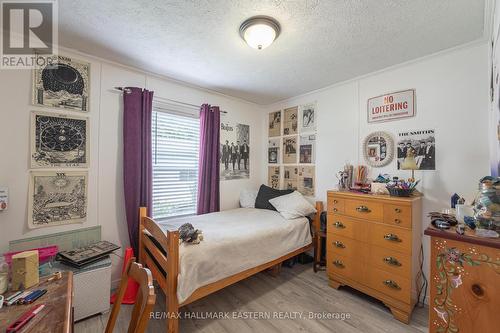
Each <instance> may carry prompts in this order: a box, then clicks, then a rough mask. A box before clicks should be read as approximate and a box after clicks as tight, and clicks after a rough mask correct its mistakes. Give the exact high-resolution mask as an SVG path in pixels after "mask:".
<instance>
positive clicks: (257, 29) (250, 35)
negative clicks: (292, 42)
mask: <svg viewBox="0 0 500 333" xmlns="http://www.w3.org/2000/svg"><path fill="white" fill-rule="evenodd" d="M280 31H281V27H280V24H279V23H278V21H276V20H275V19H273V18H272V17H269V16H262V15H261V16H254V17H251V18H249V19H247V20H245V22H243V23H242V24H241V26H240V36H241V38H243V39H244V40H245V42H247V44H248V45H249V46H250V47H253V48H254V49H257V50H262V49H265V48H266V47H268V46H269V45H271V44H272V43H273V42H274V40H275V39H276V38H278V36H279V34H280Z"/></svg>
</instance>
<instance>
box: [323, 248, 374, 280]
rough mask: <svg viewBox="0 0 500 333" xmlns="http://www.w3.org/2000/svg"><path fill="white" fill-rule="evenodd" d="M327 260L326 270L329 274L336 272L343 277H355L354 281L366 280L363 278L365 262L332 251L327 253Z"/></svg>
mask: <svg viewBox="0 0 500 333" xmlns="http://www.w3.org/2000/svg"><path fill="white" fill-rule="evenodd" d="M327 260H328V263H327V271H328V275H329V276H331V275H332V274H333V275H335V274H337V275H340V276H342V277H344V278H348V279H356V281H358V282H361V283H365V282H366V281H365V280H366V279H365V278H364V277H365V275H366V274H364V272H365V270H366V269H365V267H366V264H365V263H363V262H360V261H358V260H356V259H354V258H349V257H345V256H342V255H338V254H335V253H332V252H330V253H328V254H327Z"/></svg>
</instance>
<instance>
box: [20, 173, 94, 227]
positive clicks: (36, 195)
mask: <svg viewBox="0 0 500 333" xmlns="http://www.w3.org/2000/svg"><path fill="white" fill-rule="evenodd" d="M87 183H88V174H87V172H86V171H59V170H58V171H33V172H31V178H30V185H29V198H28V226H29V228H31V229H33V228H40V227H48V226H54V225H61V224H70V223H82V222H84V221H85V220H86V218H87Z"/></svg>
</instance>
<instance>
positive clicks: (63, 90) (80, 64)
mask: <svg viewBox="0 0 500 333" xmlns="http://www.w3.org/2000/svg"><path fill="white" fill-rule="evenodd" d="M51 60H52V61H50V62H47V65H46V66H44V67H37V68H36V69H35V70H34V74H33V101H32V102H33V105H36V106H47V107H53V108H65V109H72V110H76V111H81V112H88V111H89V96H90V63H88V62H85V61H81V60H77V59H74V58H71V57H67V56H62V55H58V56H53V57H52V59H51Z"/></svg>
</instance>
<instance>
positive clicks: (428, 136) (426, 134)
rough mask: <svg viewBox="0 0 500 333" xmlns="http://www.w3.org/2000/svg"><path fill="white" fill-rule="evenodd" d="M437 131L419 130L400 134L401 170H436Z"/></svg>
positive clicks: (399, 153) (399, 167)
mask: <svg viewBox="0 0 500 333" xmlns="http://www.w3.org/2000/svg"><path fill="white" fill-rule="evenodd" d="M435 143H436V139H435V131H434V130H432V129H430V130H419V131H409V132H403V133H399V134H398V147H397V157H398V169H399V170H436V147H435Z"/></svg>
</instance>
